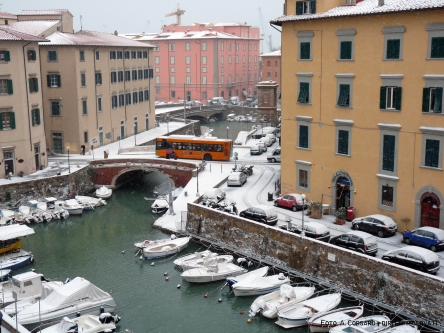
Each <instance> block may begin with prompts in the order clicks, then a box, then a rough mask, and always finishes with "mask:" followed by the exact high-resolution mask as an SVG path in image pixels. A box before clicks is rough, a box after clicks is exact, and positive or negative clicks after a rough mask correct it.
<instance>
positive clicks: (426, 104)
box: [422, 88, 430, 112]
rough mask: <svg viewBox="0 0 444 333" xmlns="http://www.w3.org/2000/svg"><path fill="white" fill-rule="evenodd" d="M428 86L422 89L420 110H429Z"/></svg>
mask: <svg viewBox="0 0 444 333" xmlns="http://www.w3.org/2000/svg"><path fill="white" fill-rule="evenodd" d="M429 103H430V88H423V89H422V112H429V111H430V109H429Z"/></svg>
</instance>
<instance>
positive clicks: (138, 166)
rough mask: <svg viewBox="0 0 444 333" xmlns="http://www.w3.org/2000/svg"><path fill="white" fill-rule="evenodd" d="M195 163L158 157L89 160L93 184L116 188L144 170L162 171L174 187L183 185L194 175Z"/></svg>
mask: <svg viewBox="0 0 444 333" xmlns="http://www.w3.org/2000/svg"><path fill="white" fill-rule="evenodd" d="M196 168H197V163H193V162H190V163H187V162H178V161H174V160H167V159H158V158H124V159H105V160H96V161H92V162H91V170H92V177H93V182H94V186H95V187H96V188H98V187H101V186H103V185H104V186H106V187H108V188H111V189H115V188H118V187H119V186H121V185H123V184H124V183H126V182H127V181H129V180H131V179H133V178H135V177H138V176H141V175H142V174H143V173H144V172H155V171H158V172H162V173H164V174H165V175H168V176H169V177H170V179H171V181H172V182H173V185H174V186H176V187H179V186H182V187H185V185H186V184H187V183H188V182H189V181H190V179H191V178H192V177H193V176H194V175H195V173H196Z"/></svg>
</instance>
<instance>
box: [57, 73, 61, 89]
mask: <svg viewBox="0 0 444 333" xmlns="http://www.w3.org/2000/svg"><path fill="white" fill-rule="evenodd" d="M57 86H58V87H61V86H62V81H61V79H60V75H57Z"/></svg>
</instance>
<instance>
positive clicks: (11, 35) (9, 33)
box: [0, 25, 47, 42]
mask: <svg viewBox="0 0 444 333" xmlns="http://www.w3.org/2000/svg"><path fill="white" fill-rule="evenodd" d="M0 40H3V41H30V42H43V41H47V40H46V39H44V38H40V37H36V36H32V35H29V34H25V33H22V32H19V31H15V30H11V29H10V27H9V26H5V25H4V26H0Z"/></svg>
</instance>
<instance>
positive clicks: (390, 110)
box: [379, 109, 401, 112]
mask: <svg viewBox="0 0 444 333" xmlns="http://www.w3.org/2000/svg"><path fill="white" fill-rule="evenodd" d="M379 111H381V112H401V110H395V109H379Z"/></svg>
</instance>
